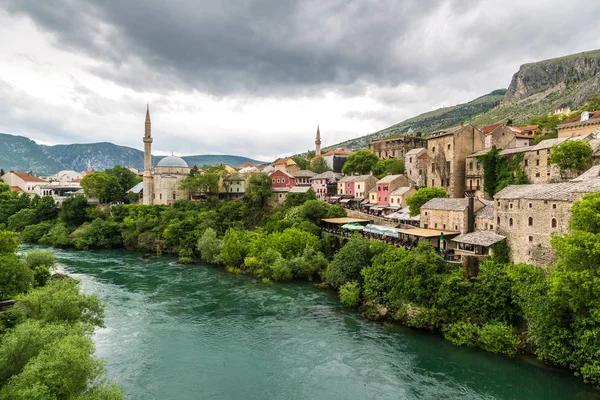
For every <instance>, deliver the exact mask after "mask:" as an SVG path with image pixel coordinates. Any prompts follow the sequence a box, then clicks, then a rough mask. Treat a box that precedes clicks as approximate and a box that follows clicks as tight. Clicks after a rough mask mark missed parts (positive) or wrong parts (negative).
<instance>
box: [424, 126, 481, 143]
mask: <svg viewBox="0 0 600 400" xmlns="http://www.w3.org/2000/svg"><path fill="white" fill-rule="evenodd" d="M468 126H471V125H469V124H466V125H459V126H453V127H452V128H448V129H442V130H440V131H436V132H433V133H432V134H431V135H430V136H429V137H428V138H427V139H428V140H431V139H437V138H438V137H442V136H448V135H454V134H455V133H457V132H460V130H462V129H463V128H466V127H468Z"/></svg>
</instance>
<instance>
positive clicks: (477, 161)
mask: <svg viewBox="0 0 600 400" xmlns="http://www.w3.org/2000/svg"><path fill="white" fill-rule="evenodd" d="M477 169H479V161H477Z"/></svg>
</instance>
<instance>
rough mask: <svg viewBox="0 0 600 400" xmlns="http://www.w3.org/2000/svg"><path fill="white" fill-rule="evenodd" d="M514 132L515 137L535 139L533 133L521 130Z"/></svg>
mask: <svg viewBox="0 0 600 400" xmlns="http://www.w3.org/2000/svg"><path fill="white" fill-rule="evenodd" d="M513 133H514V134H515V137H518V138H522V139H533V136H531V135H524V134H522V133H519V132H513Z"/></svg>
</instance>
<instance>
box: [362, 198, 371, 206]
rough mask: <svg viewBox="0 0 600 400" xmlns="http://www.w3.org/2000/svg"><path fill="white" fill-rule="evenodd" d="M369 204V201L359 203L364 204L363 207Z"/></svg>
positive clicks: (364, 200)
mask: <svg viewBox="0 0 600 400" xmlns="http://www.w3.org/2000/svg"><path fill="white" fill-rule="evenodd" d="M368 203H369V199H363V201H362V202H361V204H364V205H365V206H366V205H367V204H368Z"/></svg>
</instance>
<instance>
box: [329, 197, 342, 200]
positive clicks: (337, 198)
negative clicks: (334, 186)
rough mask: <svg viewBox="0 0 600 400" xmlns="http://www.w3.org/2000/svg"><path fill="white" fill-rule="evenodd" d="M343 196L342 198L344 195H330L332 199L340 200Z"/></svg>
mask: <svg viewBox="0 0 600 400" xmlns="http://www.w3.org/2000/svg"><path fill="white" fill-rule="evenodd" d="M341 198H342V196H331V197H330V199H331V200H339V199H341Z"/></svg>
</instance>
